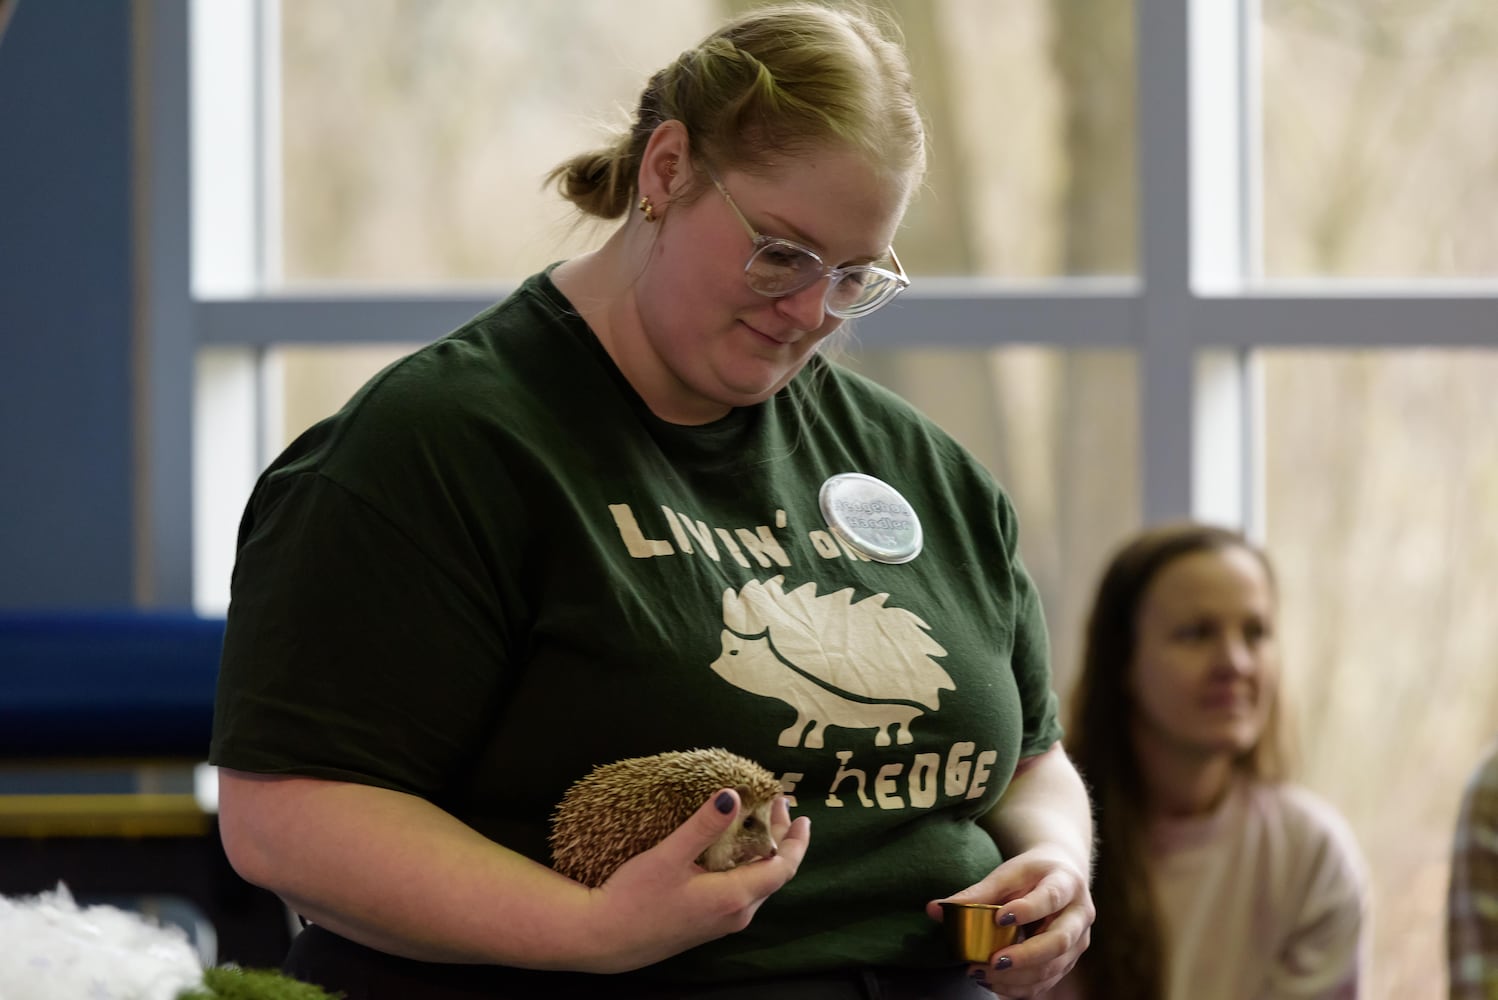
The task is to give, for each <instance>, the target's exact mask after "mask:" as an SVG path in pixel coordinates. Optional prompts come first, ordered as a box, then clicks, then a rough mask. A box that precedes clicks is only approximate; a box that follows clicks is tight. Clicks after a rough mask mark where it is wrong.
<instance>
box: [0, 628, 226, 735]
mask: <svg viewBox="0 0 1498 1000" xmlns="http://www.w3.org/2000/svg"><path fill="white" fill-rule="evenodd" d="M223 641H224V620H223V619H222V618H200V617H198V616H196V615H193V614H190V613H186V612H181V613H177V612H156V611H152V612H134V611H120V612H81V611H78V612H72V611H56V612H16V611H0V757H4V758H9V759H17V758H37V757H45V758H64V757H111V758H121V757H173V758H192V759H196V760H202V759H205V758H206V757H207V755H208V739H209V735H210V730H211V728H212V723H213V692H214V684H215V682H216V680H217V678H218V658H219V651H220V649H221V647H222V646H223Z"/></svg>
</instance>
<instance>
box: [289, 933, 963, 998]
mask: <svg viewBox="0 0 1498 1000" xmlns="http://www.w3.org/2000/svg"><path fill="white" fill-rule="evenodd" d="M285 971H286V973H287V974H289V975H291V976H294V977H296V978H297V979H300V980H302V981H303V982H308V983H315V984H316V985H318V986H321V987H322V988H323V989H325V990H327V991H328V992H329V993H343V994H344V996H345V997H346V998H347V1000H480V998H482V1000H567V998H569V997H595V996H596V997H599V998H600V1000H993V994H992V993H989V992H988V991H987V990H985V989H984V988H983V987H981V986H979V985H978V984H977V983H976V982H975V981H973V980H972V979H969V978H968V976H967V967H966V966H953V967H950V968H945V969H860V970H856V971H848V972H830V973H819V974H815V975H806V976H790V977H783V978H774V979H765V980H755V981H751V982H744V983H738V984H734V985H723V986H672V985H663V984H659V983H650V982H648V981H646V980H642V979H640V978H639V977H637V976H633V975H630V976H597V975H589V974H586V973H577V972H534V971H531V970H529V969H511V968H500V967H495V966H479V965H443V964H437V963H428V962H414V961H411V960H410V959H405V958H396V957H395V956H393V955H387V954H385V953H384V952H379V951H375V950H373V949H370V948H366V947H364V946H363V945H359V944H355V943H354V942H352V941H349V940H347V939H346V938H341V937H339V936H338V935H336V934H333V933H331V932H329V931H326V930H323V929H322V928H320V927H308V928H307V929H306V930H304V931H302V932H301V933H300V934H298V935H297V938H296V941H295V942H294V943H293V944H292V946H291V953H290V954H289V955H288V956H287V958H286V965H285Z"/></svg>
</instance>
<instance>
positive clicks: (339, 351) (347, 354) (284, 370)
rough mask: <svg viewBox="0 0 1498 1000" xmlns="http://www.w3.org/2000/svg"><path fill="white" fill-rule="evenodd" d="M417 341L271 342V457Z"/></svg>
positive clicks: (268, 439)
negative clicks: (313, 344) (292, 344)
mask: <svg viewBox="0 0 1498 1000" xmlns="http://www.w3.org/2000/svg"><path fill="white" fill-rule="evenodd" d="M420 346H421V345H420V344H417V343H410V344H339V345H329V346H327V347H303V346H297V347H273V348H270V349H269V350H267V351H266V352H265V366H266V373H267V378H266V382H267V384H268V385H269V386H270V387H271V390H270V391H269V392H268V393H267V396H268V399H267V406H268V407H269V408H270V410H271V412H270V413H269V414H267V427H268V431H267V433H266V447H267V448H268V449H269V454H267V455H266V456H265V457H264V460H265V461H266V462H268V461H270V460H271V459H272V458H274V457H275V456H276V455H278V454H280V452H281V450H282V449H283V448H285V447H286V446H287V445H289V444H290V443H291V442H292V441H294V440H296V437H297V435H299V434H301V433H302V431H304V430H306V429H307V428H308V427H311V426H312V425H313V424H315V423H317V422H318V421H319V420H321V419H323V418H324V417H326V416H330V415H332V414H333V413H336V412H337V411H338V410H339V408H341V407H342V406H343V404H344V403H346V402H348V400H349V397H351V396H353V394H354V393H355V392H357V391H358V390H359V387H360V386H362V385H363V384H364V383H365V382H367V381H368V380H369V379H370V377H372V376H373V375H374V374H375V373H376V372H378V371H379V370H380V369H382V368H384V367H385V366H386V365H388V364H390V363H391V362H392V361H394V360H396V359H397V358H400V357H404V356H405V355H407V354H410V353H411V352H412V351H414V350H416V349H417V348H418V347H420Z"/></svg>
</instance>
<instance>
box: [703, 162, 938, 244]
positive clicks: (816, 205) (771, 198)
mask: <svg viewBox="0 0 1498 1000" xmlns="http://www.w3.org/2000/svg"><path fill="white" fill-rule="evenodd" d="M724 183H725V184H726V185H727V186H728V187H729V189H730V190H731V191H732V193H733V196H734V200H735V201H737V202H739V204H740V205H741V207H742V208H743V209H744V211H745V212H748V213H750V216H751V218H752V219H753V220H754V222H755V223H757V224H758V225H760V226H761V227H765V228H769V227H773V228H774V229H775V232H774V233H772V234H771V235H777V236H791V237H793V238H799V239H802V240H803V241H806V242H809V243H813V244H815V245H817V246H819V247H823V248H826V249H829V250H834V251H836V250H844V251H847V252H849V253H850V254H853V255H856V254H857V253H859V252H882V251H883V250H884V248H886V247H888V246H889V245H890V244H892V243H893V242H894V239H895V230H896V229H898V228H899V226H900V220H901V219H902V218H903V217H904V215H905V207H906V204H907V203H908V202H909V199H910V193H911V192H910V187H911V179H910V178H909V177H907V176H903V175H900V174H897V173H891V172H889V171H888V170H885V169H883V168H881V167H877V166H875V165H873V164H871V163H870V162H869V161H868V159H867V158H866V157H864V156H862V155H859V154H858V153H855V152H851V151H846V150H840V149H824V150H818V151H813V152H809V153H806V154H804V155H801V156H798V157H796V158H794V159H786V160H783V161H781V162H778V163H776V164H773V165H772V166H770V167H769V168H767V169H765V170H761V171H755V172H754V173H739V172H730V173H729V174H728V175H727V176H725V177H724Z"/></svg>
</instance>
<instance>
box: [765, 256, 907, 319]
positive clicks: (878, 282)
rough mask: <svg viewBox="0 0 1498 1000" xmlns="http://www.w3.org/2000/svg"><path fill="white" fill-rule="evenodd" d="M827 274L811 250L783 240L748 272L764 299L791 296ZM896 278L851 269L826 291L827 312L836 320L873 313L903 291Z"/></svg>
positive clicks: (843, 270) (843, 271) (884, 274)
mask: <svg viewBox="0 0 1498 1000" xmlns="http://www.w3.org/2000/svg"><path fill="white" fill-rule="evenodd" d="M825 273H826V268H825V267H824V265H823V264H822V261H821V260H820V259H819V258H817V257H816V256H815V255H814V254H813V253H812V252H811V251H810V250H807V249H806V248H805V247H800V246H797V245H795V244H794V243H788V242H785V241H783V240H769V241H767V242H766V243H765V244H764V245H763V246H761V247H760V248H759V249H758V250H756V251H755V252H754V254H753V256H751V257H750V258H749V264H748V265H747V267H746V268H745V276H746V277H747V278H748V281H749V287H751V288H753V289H754V290H755V291H756V292H759V293H760V294H761V295H770V296H775V297H780V296H784V295H791V294H794V293H795V292H799V291H800V290H801V289H803V288H806V287H807V286H808V285H811V284H812V283H814V282H816V281H818V280H819V279H820V278H821V277H822V276H823V275H824V274H825ZM900 287H901V286H900V283H899V282H898V281H897V280H896V279H895V278H894V276H893V275H890V274H886V273H884V272H882V271H881V270H879V269H876V268H873V267H850V268H846V269H842V270H841V271H840V273H838V274H836V275H834V277H833V279H832V284H831V287H829V288H828V289H827V300H826V308H827V311H828V312H830V313H832V314H833V315H834V316H842V317H845V318H846V317H851V316H861V315H864V314H866V313H870V312H872V311H874V310H875V309H877V308H878V307H879V306H882V305H883V304H884V303H885V302H887V301H889V299H891V298H892V297H894V295H895V294H896V293H897V292H899V291H900Z"/></svg>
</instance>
